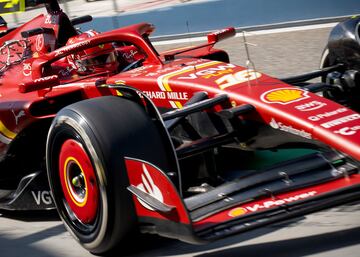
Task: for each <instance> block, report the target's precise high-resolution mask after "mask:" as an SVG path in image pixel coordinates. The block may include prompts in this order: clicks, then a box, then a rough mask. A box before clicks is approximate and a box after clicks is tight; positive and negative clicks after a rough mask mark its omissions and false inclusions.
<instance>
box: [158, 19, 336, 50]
mask: <svg viewBox="0 0 360 257" xmlns="http://www.w3.org/2000/svg"><path fill="white" fill-rule="evenodd" d="M336 24H338V23H337V22H332V23H325V24H315V25H305V26H295V27H287V28H280V29H265V30H257V31H250V32H246V36H247V37H249V36H256V35H267V34H275V33H286V32H293V31H303V30H312V29H323V28H331V27H334V26H335V25H336ZM240 36H242V32H240V33H236V35H235V37H240ZM206 40H207V38H206V37H194V38H182V39H173V40H164V41H157V42H153V45H170V44H181V43H189V42H198V41H206Z"/></svg>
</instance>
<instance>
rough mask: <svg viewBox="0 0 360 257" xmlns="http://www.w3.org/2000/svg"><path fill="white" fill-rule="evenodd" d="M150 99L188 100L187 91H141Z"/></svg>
mask: <svg viewBox="0 0 360 257" xmlns="http://www.w3.org/2000/svg"><path fill="white" fill-rule="evenodd" d="M142 93H144V94H145V95H146V96H147V97H149V98H150V99H168V100H178V101H179V100H188V99H189V97H188V93H187V92H174V91H171V92H163V91H142Z"/></svg>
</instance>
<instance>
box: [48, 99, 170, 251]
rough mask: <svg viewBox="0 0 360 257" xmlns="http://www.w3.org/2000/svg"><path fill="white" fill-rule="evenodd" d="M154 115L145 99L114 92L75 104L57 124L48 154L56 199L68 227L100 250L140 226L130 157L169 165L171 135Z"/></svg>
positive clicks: (50, 136) (87, 244) (61, 114)
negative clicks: (129, 174) (128, 168)
mask: <svg viewBox="0 0 360 257" xmlns="http://www.w3.org/2000/svg"><path fill="white" fill-rule="evenodd" d="M154 120H155V119H151V118H150V117H149V115H148V114H147V113H146V111H145V110H144V108H143V106H141V105H140V104H138V103H135V102H133V101H130V100H128V99H123V98H119V97H114V96H108V97H100V98H95V99H90V100H85V101H82V102H78V103H75V104H73V105H70V106H68V107H66V108H64V109H63V110H61V111H60V112H59V113H58V115H57V116H56V117H55V119H54V121H53V123H52V126H51V128H50V131H49V134H48V141H47V152H46V158H47V169H48V178H49V183H50V187H51V190H52V193H53V198H54V201H55V204H56V207H57V210H58V212H59V215H60V217H61V219H62V220H63V222H64V224H65V226H66V228H67V229H68V230H69V231H70V233H71V234H72V235H73V236H74V237H75V238H76V239H77V240H78V241H79V242H80V244H82V245H83V246H84V247H85V248H86V249H87V250H89V251H91V252H93V253H95V254H102V253H106V252H108V251H110V250H112V249H113V248H114V247H116V246H117V245H119V243H120V242H121V241H122V240H124V239H125V237H126V236H127V235H128V234H129V233H130V232H133V231H134V230H136V214H135V210H134V204H133V202H132V196H131V195H130V192H128V191H127V189H126V188H127V186H128V185H129V180H128V177H127V172H126V169H125V162H124V157H132V158H139V159H143V160H146V161H148V162H152V163H155V164H156V165H159V167H163V168H164V169H166V168H167V167H168V163H167V158H166V156H167V153H166V149H165V147H164V145H166V144H164V142H167V139H166V138H165V139H164V136H163V135H162V133H160V132H159V131H160V130H159V129H158V121H154ZM164 140H165V141H164ZM154 148H156V151H154Z"/></svg>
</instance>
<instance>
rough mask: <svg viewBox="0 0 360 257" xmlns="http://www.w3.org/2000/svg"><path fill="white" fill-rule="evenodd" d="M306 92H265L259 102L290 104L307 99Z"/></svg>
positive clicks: (288, 89)
mask: <svg viewBox="0 0 360 257" xmlns="http://www.w3.org/2000/svg"><path fill="white" fill-rule="evenodd" d="M309 97H310V96H308V92H307V91H305V90H302V89H298V88H277V89H272V90H269V91H266V92H265V93H263V94H262V95H261V100H262V101H263V102H265V103H269V104H272V103H278V104H283V105H286V104H290V103H294V102H297V101H300V100H303V99H306V98H309Z"/></svg>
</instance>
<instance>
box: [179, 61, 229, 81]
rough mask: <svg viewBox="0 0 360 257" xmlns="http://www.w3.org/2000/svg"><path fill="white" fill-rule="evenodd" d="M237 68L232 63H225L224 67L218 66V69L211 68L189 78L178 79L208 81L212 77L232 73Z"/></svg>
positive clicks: (189, 75) (190, 75) (192, 74)
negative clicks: (200, 78) (202, 79)
mask: <svg viewBox="0 0 360 257" xmlns="http://www.w3.org/2000/svg"><path fill="white" fill-rule="evenodd" d="M235 67H236V66H235V65H234V64H231V63H224V64H223V65H218V66H216V67H210V68H206V69H203V70H199V71H197V72H194V73H190V74H188V75H187V76H184V77H178V79H190V80H193V79H197V78H199V77H202V78H204V79H208V78H211V77H218V76H221V75H223V74H227V73H232V72H233V70H232V69H231V68H235Z"/></svg>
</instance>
